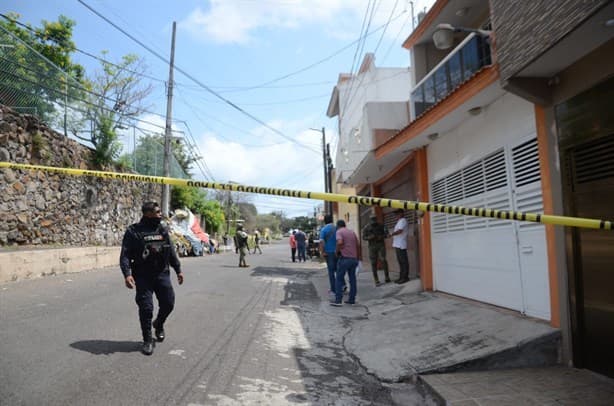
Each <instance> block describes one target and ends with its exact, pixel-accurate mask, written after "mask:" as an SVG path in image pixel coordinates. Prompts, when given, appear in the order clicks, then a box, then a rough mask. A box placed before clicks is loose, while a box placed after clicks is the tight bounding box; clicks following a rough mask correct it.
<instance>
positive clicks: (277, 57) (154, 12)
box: [2, 0, 434, 217]
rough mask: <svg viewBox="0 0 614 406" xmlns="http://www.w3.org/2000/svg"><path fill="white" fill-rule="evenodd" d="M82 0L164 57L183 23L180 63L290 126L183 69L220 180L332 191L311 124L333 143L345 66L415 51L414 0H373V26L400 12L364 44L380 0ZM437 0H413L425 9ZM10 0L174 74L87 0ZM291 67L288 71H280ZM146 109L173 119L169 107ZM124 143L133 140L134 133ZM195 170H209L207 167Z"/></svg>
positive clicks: (80, 39) (160, 98) (194, 117)
mask: <svg viewBox="0 0 614 406" xmlns="http://www.w3.org/2000/svg"><path fill="white" fill-rule="evenodd" d="M83 1H84V2H85V3H86V4H88V5H89V6H91V7H92V8H93V9H95V10H96V11H98V12H99V13H100V14H102V15H104V16H105V17H107V18H108V19H109V20H112V21H113V22H114V23H115V24H117V25H118V26H120V27H121V28H122V29H124V30H125V31H127V32H128V33H129V34H131V35H132V36H134V37H136V38H137V39H138V40H139V41H141V42H143V43H145V44H146V45H147V46H149V47H151V48H152V49H154V50H155V51H156V52H157V53H159V54H162V55H163V56H165V57H166V58H168V56H169V54H170V42H171V26H172V22H173V21H176V22H177V38H176V51H175V64H176V65H177V66H178V67H180V68H181V69H183V70H184V71H186V72H187V73H189V74H190V75H191V76H193V77H195V78H196V79H198V80H199V81H200V82H202V83H204V84H206V85H207V86H208V87H210V88H212V89H214V90H215V91H216V92H218V93H220V94H221V95H222V96H223V97H225V98H226V99H228V100H230V101H231V102H233V103H235V104H236V105H238V106H240V107H241V108H242V109H243V110H245V111H247V112H248V113H250V114H251V115H253V116H255V117H257V118H258V119H259V120H261V121H263V122H265V123H266V124H267V125H269V126H271V127H273V128H275V129H277V130H278V131H279V132H281V133H282V134H284V135H285V136H286V137H282V136H281V135H279V134H277V133H275V132H273V131H271V130H270V129H268V128H266V127H264V126H263V125H261V124H259V123H258V122H256V121H254V120H252V119H251V118H249V117H247V116H246V115H244V114H241V113H240V112H238V111H236V110H234V109H233V108H231V107H230V106H229V105H228V104H226V103H224V102H222V101H221V100H219V99H216V97H215V96H213V95H211V94H210V93H208V92H206V91H205V90H204V89H202V88H200V87H199V86H198V85H197V84H196V83H194V82H193V81H191V80H190V79H189V78H187V77H186V76H184V75H182V74H181V73H179V72H176V73H175V82H176V87H175V90H174V96H175V97H174V103H173V117H174V118H175V119H178V120H183V121H185V122H187V123H188V125H189V127H190V129H191V131H192V133H193V135H194V138H195V139H196V142H197V143H198V146H199V149H200V151H201V153H202V156H203V159H204V161H205V163H206V165H207V167H208V168H209V169H210V171H211V174H212V175H213V177H214V179H215V180H216V181H220V182H226V181H229V180H230V181H234V182H238V183H241V184H248V185H257V186H266V187H281V188H289V189H299V190H309V191H323V190H324V185H323V169H322V153H321V137H322V135H321V133H320V132H316V131H312V130H310V128H322V127H325V129H326V135H327V141H328V142H330V143H331V148H332V149H333V151H334V148H335V147H336V140H337V134H336V132H337V119H336V118H333V119H329V118H328V117H326V108H327V105H328V101H329V98H330V94H331V92H332V89H333V87H334V85H335V83H336V81H337V77H338V75H339V73H342V72H350V71H352V67H353V66H354V71H355V70H356V64H357V63H359V62H356V63H354V61H355V60H358V61H361V60H362V56H363V55H364V54H365V53H366V52H375V54H376V60H375V63H376V65H377V66H390V67H392V66H394V67H406V66H408V65H409V53H408V51H407V50H405V49H404V48H402V46H401V44H402V43H403V41H404V40H405V39H406V38H407V37H408V36H409V34H410V33H411V17H410V16H411V4H410V3H412V2H410V1H407V0H398V1H397V0H379V1H377V0H376V1H375V9H374V12H373V17H372V19H371V22H370V28H369V31H374V30H376V29H377V28H378V27H381V26H384V25H385V24H386V23H387V21H388V20H389V19H390V17H391V16H392V19H391V22H390V23H389V24H388V25H387V27H386V29H385V30H384V29H383V28H382V29H379V30H378V31H376V32H374V33H373V34H371V35H370V36H368V37H367V38H366V40H365V41H364V46H362V47H361V48H358V47H357V44H354V45H352V46H349V45H350V44H351V43H352V42H354V41H357V40H358V39H359V37H360V35H361V27H362V23H363V20H364V17H365V13H366V12H367V8H368V7H369V14H370V11H371V10H373V8H372V5H373V3H374V2H373V1H371V0H302V1H301V0H210V1H205V0H181V1H168V0H148V1H145V0H123V1H119V0H83ZM433 2H434V1H433V0H416V1H413V5H414V12H415V14H416V15H417V14H418V12H419V11H421V10H423V9H424V8H425V7H430V5H432V3H433ZM3 4H4V7H3V10H4V11H3V12H2V13H4V14H6V13H7V12H9V11H13V12H16V13H19V14H20V15H21V19H20V21H22V22H26V23H31V24H32V25H34V26H39V25H40V21H41V20H43V19H46V20H56V19H57V17H58V16H59V15H60V14H63V15H65V16H67V17H69V18H71V19H73V20H75V21H76V23H77V25H76V27H75V29H74V34H73V38H74V41H75V43H76V45H77V47H78V48H79V49H81V50H83V51H87V52H89V53H92V54H96V55H100V52H101V51H103V50H106V51H108V54H107V56H106V57H105V58H106V59H108V60H110V61H115V62H117V61H119V60H120V58H121V57H122V56H123V55H125V54H128V53H136V54H138V55H140V56H142V57H143V58H144V60H145V62H146V64H147V66H148V74H149V75H151V76H153V77H155V78H159V79H160V80H165V79H166V78H167V76H168V65H167V64H165V63H164V62H163V61H162V60H160V59H158V58H157V57H156V56H154V55H153V54H151V53H149V52H148V51H147V50H146V49H144V48H143V47H141V46H140V45H138V44H137V43H136V42H134V41H132V40H131V39H130V38H128V37H127V36H126V35H124V34H122V33H121V32H120V31H118V30H117V29H116V28H114V27H112V26H111V25H110V24H109V23H107V22H105V21H104V20H103V19H102V18H100V17H99V16H97V15H95V14H94V13H93V12H92V11H90V10H88V8H86V7H85V6H84V5H83V4H81V3H80V2H79V1H77V0H46V1H41V0H8V2H7V1H6V0H5V1H4V2H3ZM367 20H368V18H367ZM382 34H383V36H382ZM380 38H381V42H380ZM378 43H379V46H378ZM344 47H347V49H346V50H344V51H341V52H338V51H339V50H341V49H342V48H344ZM337 52H338V53H337ZM335 53H337V54H336V55H334V56H332V55H333V54H335ZM328 57H330V58H328ZM323 59H326V60H325V61H323V62H320V63H317V62H318V61H322V60H323ZM75 60H76V61H77V62H79V63H81V64H83V65H84V66H86V69H87V70H88V72H89V73H91V72H93V70H95V69H97V68H98V62H96V61H95V60H93V59H92V58H89V57H87V56H84V55H82V54H77V55H75ZM316 63H317V64H316ZM313 64H315V66H314V67H311V68H309V69H304V68H307V67H309V66H311V65H313ZM303 69H304V71H302V72H300V73H296V74H294V73H295V72H297V71H300V70H303ZM284 76H288V77H286V78H284V79H281V80H278V79H279V78H282V77H284ZM263 84H266V85H264V86H262V85H263ZM152 85H153V86H154V91H153V92H152V94H151V95H150V96H149V100H148V104H149V106H150V107H149V110H150V111H152V112H155V113H158V114H162V115H163V114H165V112H166V96H165V89H164V86H163V84H162V82H156V81H154V82H152ZM249 87H256V88H254V89H246V88H249ZM143 118H144V119H147V120H148V121H152V122H155V123H159V124H160V125H161V126H163V125H164V119H163V118H161V117H157V116H147V117H143ZM291 140H292V141H291ZM124 141H125V142H126V143H127V144H130V143H131V142H132V141H131V139H130V137H126V138H125V139H124ZM298 144H300V145H298ZM194 175H195V177H196V178H197V179H204V177H203V175H202V174H201V172H200V171H199V170H195V171H194ZM249 200H250V201H252V202H253V203H254V204H256V206H257V207H258V210H259V212H260V213H267V212H270V211H271V210H283V211H284V212H286V214H287V215H289V216H292V217H293V216H297V215H307V214H308V213H313V208H314V206H316V205H319V204H321V202H318V201H314V200H302V199H284V198H277V197H265V196H257V195H249Z"/></svg>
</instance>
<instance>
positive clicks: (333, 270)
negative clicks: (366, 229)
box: [320, 214, 362, 306]
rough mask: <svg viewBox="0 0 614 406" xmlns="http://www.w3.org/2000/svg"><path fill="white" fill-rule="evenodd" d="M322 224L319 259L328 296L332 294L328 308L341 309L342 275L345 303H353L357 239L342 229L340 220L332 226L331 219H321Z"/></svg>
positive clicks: (358, 246)
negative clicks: (347, 286) (323, 263)
mask: <svg viewBox="0 0 614 406" xmlns="http://www.w3.org/2000/svg"><path fill="white" fill-rule="evenodd" d="M324 222H325V223H326V225H325V226H324V227H322V229H321V230H320V256H321V257H322V258H324V259H325V260H326V268H327V270H328V280H329V284H330V293H331V295H334V300H331V303H330V304H331V305H332V306H341V305H342V303H341V301H342V299H343V291H344V287H345V275H346V274H347V275H348V282H349V284H350V291H349V293H348V299H347V300H346V302H345V303H346V304H350V305H353V304H355V303H356V293H357V292H358V287H357V284H356V267H357V266H358V261H360V258H361V256H362V253H361V246H360V240H359V239H358V237H357V236H356V233H354V232H353V231H352V230H350V229H348V228H347V227H346V224H345V221H344V220H338V221H337V225H336V226H335V225H334V224H333V216H332V215H330V214H327V215H326V216H324Z"/></svg>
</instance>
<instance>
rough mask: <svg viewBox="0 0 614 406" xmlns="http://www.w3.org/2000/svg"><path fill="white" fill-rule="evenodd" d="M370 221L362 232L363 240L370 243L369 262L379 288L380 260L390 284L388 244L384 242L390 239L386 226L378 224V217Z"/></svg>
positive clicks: (373, 217) (372, 217)
mask: <svg viewBox="0 0 614 406" xmlns="http://www.w3.org/2000/svg"><path fill="white" fill-rule="evenodd" d="M370 219H371V222H370V223H369V224H367V225H366V226H365V227H364V228H363V230H362V239H363V240H366V241H368V242H369V260H370V261H371V270H372V271H373V281H374V282H375V286H379V285H380V281H379V277H378V276H377V262H378V260H379V262H380V263H381V264H382V266H383V267H384V277H385V278H386V279H385V280H386V283H388V282H390V274H389V273H388V261H386V244H385V241H384V240H385V239H386V237H388V229H387V228H386V226H385V225H383V224H380V223H378V222H377V216H375V215H373V216H371V218H370Z"/></svg>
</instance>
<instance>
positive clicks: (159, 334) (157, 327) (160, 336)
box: [151, 319, 166, 342]
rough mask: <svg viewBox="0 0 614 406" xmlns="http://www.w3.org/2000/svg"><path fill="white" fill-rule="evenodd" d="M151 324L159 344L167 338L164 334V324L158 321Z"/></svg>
mask: <svg viewBox="0 0 614 406" xmlns="http://www.w3.org/2000/svg"><path fill="white" fill-rule="evenodd" d="M151 324H152V325H153V328H154V333H155V335H156V340H158V342H162V341H164V338H165V337H166V335H165V334H164V327H162V324H160V323H159V322H158V319H155V320H154V321H153V323H151Z"/></svg>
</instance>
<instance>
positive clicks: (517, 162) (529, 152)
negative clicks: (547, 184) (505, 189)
mask: <svg viewBox="0 0 614 406" xmlns="http://www.w3.org/2000/svg"><path fill="white" fill-rule="evenodd" d="M512 168H513V171H514V180H515V183H516V187H520V186H524V185H528V184H530V183H533V182H537V181H539V180H540V179H541V177H540V173H539V154H538V150H537V138H533V139H531V140H529V141H527V142H525V143H523V144H520V145H518V146H517V147H515V148H513V149H512Z"/></svg>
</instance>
